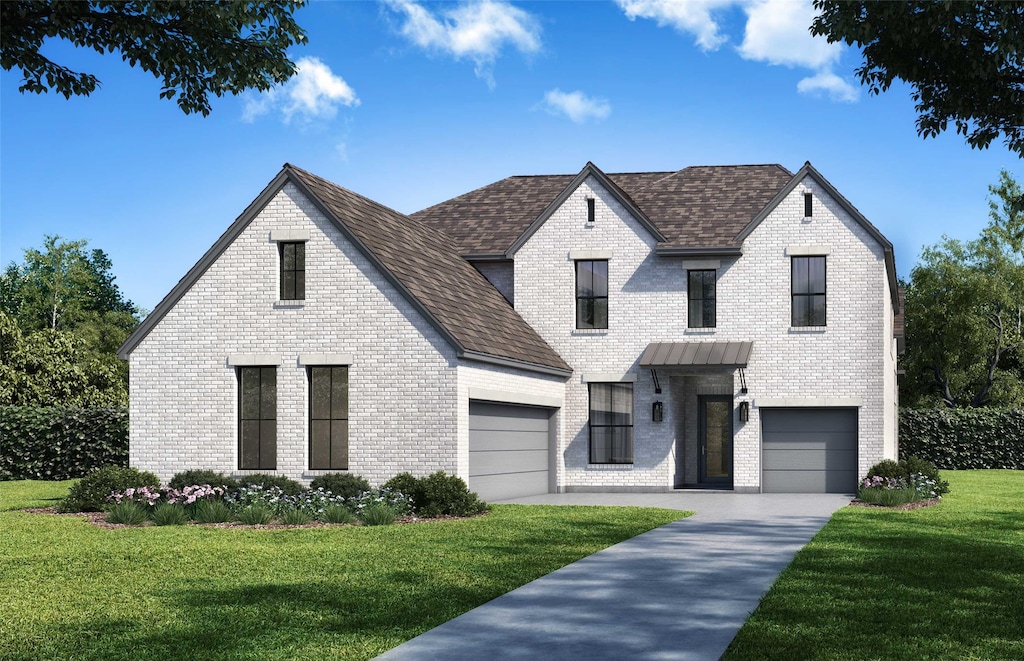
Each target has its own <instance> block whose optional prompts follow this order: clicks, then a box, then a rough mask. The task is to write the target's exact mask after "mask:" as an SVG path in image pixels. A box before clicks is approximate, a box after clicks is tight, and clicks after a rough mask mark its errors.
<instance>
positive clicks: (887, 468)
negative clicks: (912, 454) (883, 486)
mask: <svg viewBox="0 0 1024 661" xmlns="http://www.w3.org/2000/svg"><path fill="white" fill-rule="evenodd" d="M908 475H909V473H907V471H906V470H904V467H903V466H901V465H900V464H899V462H896V461H893V460H892V459H883V460H881V461H880V462H878V463H877V464H875V465H874V466H872V467H871V468H869V469H868V474H867V477H884V478H892V479H894V480H896V479H899V478H901V477H906V476H908Z"/></svg>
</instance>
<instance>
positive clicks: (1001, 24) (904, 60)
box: [811, 0, 1024, 155]
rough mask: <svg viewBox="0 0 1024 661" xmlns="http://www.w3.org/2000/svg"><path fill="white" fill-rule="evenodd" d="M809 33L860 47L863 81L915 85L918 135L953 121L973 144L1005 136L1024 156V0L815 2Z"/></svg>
mask: <svg viewBox="0 0 1024 661" xmlns="http://www.w3.org/2000/svg"><path fill="white" fill-rule="evenodd" d="M814 7H815V9H816V10H818V17H817V18H815V19H814V23H813V24H812V25H811V33H812V34H814V35H817V36H825V37H826V38H827V39H828V41H829V42H830V43H832V42H845V43H846V44H848V45H856V46H858V47H860V48H861V49H862V51H863V55H864V63H863V65H862V66H861V67H860V68H858V69H857V76H858V77H859V78H860V81H861V83H862V84H864V85H867V86H868V88H869V89H870V91H871V92H872V93H873V94H878V93H880V92H884V91H886V90H887V89H889V87H890V86H891V85H892V83H893V81H894V80H897V79H898V80H902V81H905V82H906V83H908V84H909V85H910V86H911V87H912V88H913V92H912V97H913V99H914V101H915V102H916V106H917V112H918V118H917V133H918V135H921V136H923V137H935V136H937V135H938V134H939V133H942V132H943V131H945V130H946V127H947V125H948V124H949V123H950V122H953V124H954V126H955V127H956V132H957V133H958V134H961V135H963V136H964V137H965V138H966V140H967V143H968V144H970V145H971V147H974V148H978V149H984V148H986V147H988V145H989V144H990V143H991V142H992V141H993V140H996V139H998V138H999V137H1000V136H1002V137H1003V139H1004V141H1005V143H1006V145H1007V147H1009V148H1010V150H1012V151H1015V152H1017V153H1018V154H1021V155H1024V2H1011V1H1004V2H980V1H976V2H949V1H948V0H927V1H918V2H906V1H902V2H896V1H893V2H871V1H867V0H858V1H854V2H849V1H846V0H814Z"/></svg>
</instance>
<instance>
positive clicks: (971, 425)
mask: <svg viewBox="0 0 1024 661" xmlns="http://www.w3.org/2000/svg"><path fill="white" fill-rule="evenodd" d="M899 439H900V456H901V457H910V456H917V457H921V458H923V459H926V460H928V461H930V462H932V463H934V464H935V465H936V466H937V467H939V468H941V469H949V470H966V469H971V468H1014V469H1018V470H1020V469H1024V410H1012V409H994V408H965V409H900V424H899Z"/></svg>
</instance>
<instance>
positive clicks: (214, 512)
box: [192, 500, 231, 523]
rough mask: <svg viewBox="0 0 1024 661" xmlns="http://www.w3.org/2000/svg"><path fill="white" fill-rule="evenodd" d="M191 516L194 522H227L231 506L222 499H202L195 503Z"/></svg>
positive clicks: (229, 517) (229, 518)
mask: <svg viewBox="0 0 1024 661" xmlns="http://www.w3.org/2000/svg"><path fill="white" fill-rule="evenodd" d="M192 518H193V519H195V522H196V523H227V522H228V521H230V520H231V508H230V507H228V506H227V504H226V503H225V502H224V501H222V500H202V501H199V502H198V503H196V506H195V510H194V511H193V513H192Z"/></svg>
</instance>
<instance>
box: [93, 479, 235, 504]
mask: <svg viewBox="0 0 1024 661" xmlns="http://www.w3.org/2000/svg"><path fill="white" fill-rule="evenodd" d="M223 495H224V488H223V487H211V486H210V485H208V484H192V485H189V486H187V487H183V488H181V489H172V488H171V487H159V488H157V487H138V488H135V487H130V488H128V489H125V490H124V491H115V492H113V493H112V494H110V496H108V497H107V500H108V501H111V502H114V503H120V502H123V501H126V500H130V501H133V502H136V503H138V504H140V505H142V506H143V507H146V508H149V509H150V510H152V509H153V508H155V507H159V506H160V505H162V504H169V505H180V506H182V507H186V508H189V509H194V507H195V505H196V503H199V502H202V501H207V500H217V499H219V498H221V497H222V496H223Z"/></svg>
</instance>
